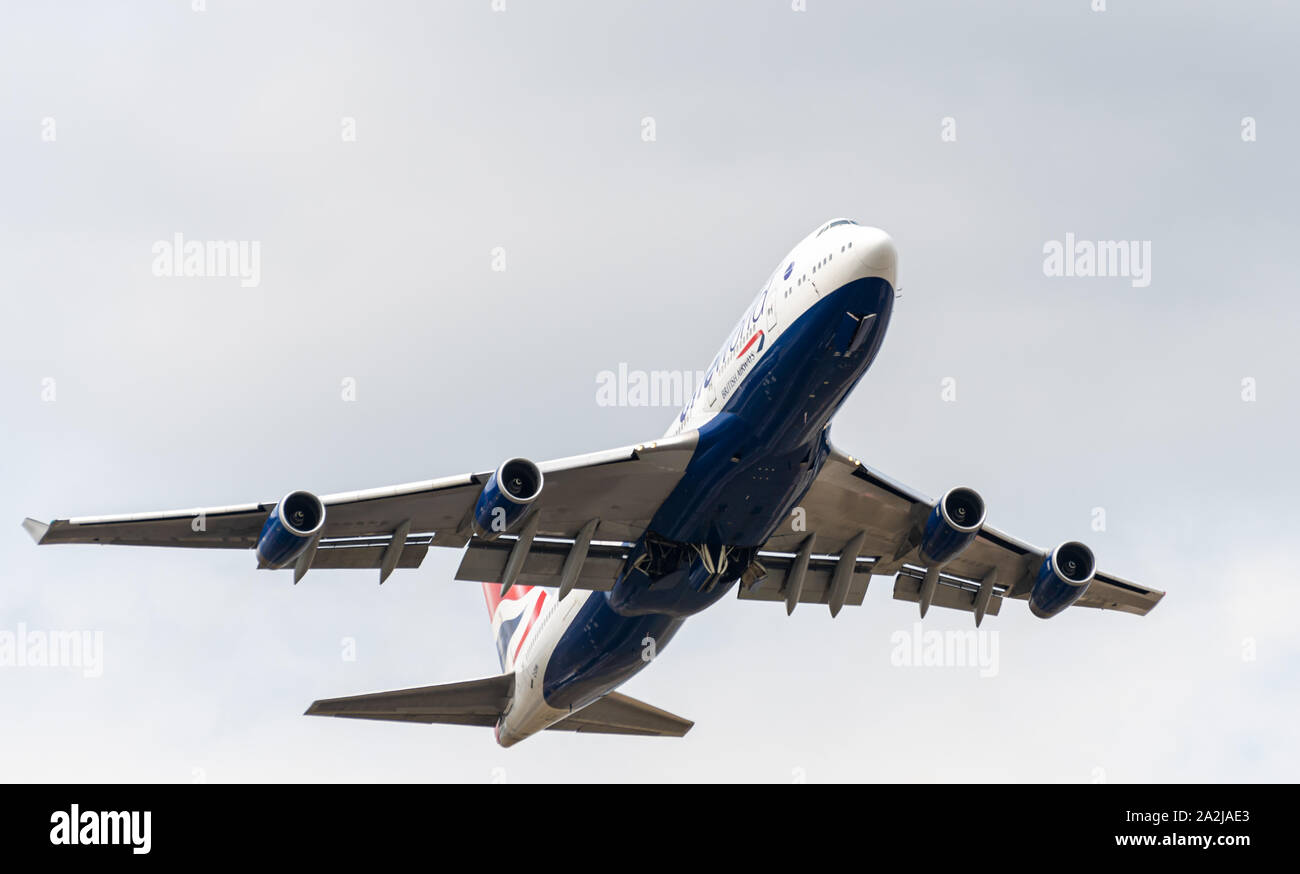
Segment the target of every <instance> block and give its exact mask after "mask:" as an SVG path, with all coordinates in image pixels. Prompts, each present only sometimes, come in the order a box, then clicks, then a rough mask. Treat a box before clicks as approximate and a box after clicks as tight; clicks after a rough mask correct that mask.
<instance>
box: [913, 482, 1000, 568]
mask: <svg viewBox="0 0 1300 874" xmlns="http://www.w3.org/2000/svg"><path fill="white" fill-rule="evenodd" d="M983 524H984V499H983V498H981V497H980V496H979V493H978V492H976V491H975V490H974V489H968V488H963V487H958V488H953V489H949V490H948V491H947V493H945V494H944V496H943V497H942V498H940V499H939V502H938V503H937V504H935V505H934V509H933V510H931V511H930V515H929V516H927V517H926V519H925V526H924V527H923V528H922V529H921V547H920V552H921V563H922V564H923V565H925V566H926V567H936V566H939V565H942V564H944V563H945V562H948V561H951V560H952V559H954V558H956V557H957V555H958V554H959V553H960V552H961V551H962V550H963V549H965V548H966V547H968V546H970V545H971V543H973V542H974V541H975V535H976V534H978V533H979V530H980V526H982V525H983Z"/></svg>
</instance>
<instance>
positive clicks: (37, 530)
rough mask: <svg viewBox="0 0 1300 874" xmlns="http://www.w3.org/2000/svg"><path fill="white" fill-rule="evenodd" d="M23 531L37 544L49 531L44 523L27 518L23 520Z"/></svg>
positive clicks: (48, 527)
mask: <svg viewBox="0 0 1300 874" xmlns="http://www.w3.org/2000/svg"><path fill="white" fill-rule="evenodd" d="M23 530H24V531H26V532H27V533H28V534H30V535H31V538H32V540H34V541H35V542H36V543H37V544H39V543H40V542H41V541H42V540H44V539H45V534H46V532H47V531H49V530H50V526H49V525H47V524H46V523H44V522H39V521H37V520H36V519H33V518H32V517H31V516H28V517H27V518H26V519H24V520H23Z"/></svg>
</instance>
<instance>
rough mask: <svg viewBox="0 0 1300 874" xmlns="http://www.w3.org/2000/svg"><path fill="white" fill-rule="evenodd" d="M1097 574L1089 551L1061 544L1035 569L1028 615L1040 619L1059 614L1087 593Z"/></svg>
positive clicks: (1073, 543) (1069, 544)
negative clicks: (1030, 614)
mask: <svg viewBox="0 0 1300 874" xmlns="http://www.w3.org/2000/svg"><path fill="white" fill-rule="evenodd" d="M1096 572H1097V562H1096V559H1094V558H1093V556H1092V550H1091V549H1089V548H1088V547H1086V546H1084V545H1083V544H1082V543H1079V542H1077V541H1074V540H1071V541H1068V542H1066V543H1062V544H1061V545H1060V546H1058V547H1056V549H1054V550H1052V552H1051V554H1049V555H1048V556H1047V558H1045V559H1043V563H1042V564H1041V565H1039V566H1038V573H1037V574H1036V575H1035V576H1034V588H1033V589H1032V590H1031V591H1030V593H1029V610H1030V612H1032V613H1033V614H1034V615H1035V616H1037V617H1038V618H1039V619H1050V618H1051V617H1053V616H1055V615H1056V614H1057V613H1060V612H1061V611H1062V610H1064V609H1065V608H1066V607H1069V606H1070V605H1071V604H1073V603H1074V602H1075V601H1077V600H1079V598H1080V597H1081V596H1082V595H1083V593H1084V592H1086V591H1087V590H1088V584H1089V583H1091V582H1092V578H1093V575H1094V574H1095V573H1096Z"/></svg>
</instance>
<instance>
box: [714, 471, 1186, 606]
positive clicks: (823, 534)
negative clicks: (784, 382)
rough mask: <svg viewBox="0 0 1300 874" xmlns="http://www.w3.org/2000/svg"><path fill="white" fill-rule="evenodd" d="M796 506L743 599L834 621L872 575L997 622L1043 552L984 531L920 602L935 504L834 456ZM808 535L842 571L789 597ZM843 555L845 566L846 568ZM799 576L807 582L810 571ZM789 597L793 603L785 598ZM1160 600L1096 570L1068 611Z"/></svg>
mask: <svg viewBox="0 0 1300 874" xmlns="http://www.w3.org/2000/svg"><path fill="white" fill-rule="evenodd" d="M800 507H802V509H803V511H804V516H803V520H802V526H801V530H788V531H784V532H781V533H778V534H776V535H774V536H773V537H772V538H771V539H770V540H769V541H768V542H767V543H766V544H765V546H764V552H762V553H760V555H759V558H760V561H763V562H764V564H765V565H766V566H767V568H768V570H769V571H772V570H773V569H774V568H775V569H776V573H775V574H772V573H769V576H768V578H767V579H764V580H760V581H759V582H758V583H756V584H755V585H754V586H752V587H751V588H750V589H746V588H745V587H744V586H742V588H741V592H740V597H741V598H742V599H753V600H773V601H782V600H784V601H787V607H788V609H792V608H793V604H794V603H796V602H805V601H812V602H815V603H826V604H830V606H831V610H832V613H835V612H838V610H839V607H840V606H843V605H844V604H845V603H849V604H857V603H861V601H862V594H861V593H862V592H864V591H865V589H866V585H867V582H868V581H869V579H870V577H871V576H872V575H877V574H881V575H894V576H895V583H894V597H895V598H897V599H899V600H903V601H913V602H919V601H922V600H923V599H924V598H929V601H928V602H927V604H926V606H928V605H929V604H930V603H933V604H936V605H938V606H942V607H950V608H954V609H959V610H967V611H970V612H973V613H975V614H976V619H977V621H978V620H979V619H980V618H982V617H983V616H984V615H986V614H996V613H997V612H998V610H999V609H1000V607H1001V602H1002V600H1003V599H1005V598H1014V599H1027V598H1028V597H1029V592H1030V588H1031V587H1032V583H1033V574H1034V571H1035V570H1036V569H1037V568H1038V566H1039V565H1040V564H1041V563H1042V561H1043V559H1044V558H1045V557H1046V556H1047V554H1048V551H1047V550H1042V549H1039V548H1038V547H1035V546H1031V545H1030V544H1027V543H1024V542H1023V541H1020V540H1017V539H1016V538H1014V537H1011V536H1010V535H1007V534H1004V533H1002V532H1001V531H998V530H997V529H996V528H993V527H992V526H989V525H984V526H982V527H981V529H980V531H979V533H978V534H977V535H976V537H975V540H974V542H973V543H971V545H970V546H969V547H967V548H966V549H965V550H964V551H963V552H961V553H960V554H959V555H958V556H957V557H956V558H954V559H952V560H951V561H949V562H947V563H946V564H944V565H943V567H942V569H941V571H940V573H939V574H938V579H937V585H936V586H934V587H933V591H931V592H928V593H924V594H923V589H924V586H923V583H924V580H925V576H926V568H925V567H922V566H921V565H920V564H919V562H918V551H917V546H918V543H919V539H920V530H921V525H922V524H923V523H924V521H925V518H926V516H928V515H929V513H930V511H931V510H932V509H933V507H934V502H933V501H931V500H930V499H929V498H927V497H926V496H925V495H923V494H921V493H919V492H917V491H915V490H914V489H911V488H909V487H907V486H905V485H902V484H901V483H898V482H895V481H894V480H892V479H890V478H888V477H886V476H884V475H883V474H881V473H879V472H877V471H874V470H872V469H871V468H869V467H867V466H866V465H864V464H862V463H861V462H859V461H858V460H857V459H855V458H853V457H852V456H850V455H848V454H846V453H844V452H842V451H840V450H839V449H835V448H832V451H831V455H830V457H829V458H828V459H827V461H826V464H825V465H824V466H823V468H822V470H821V472H820V474H819V475H818V477H817V479H816V480H815V481H814V483H813V485H812V488H811V489H809V491H808V493H807V495H805V496H804V499H803V501H801V502H800ZM792 518H793V517H792ZM810 535H814V536H813V537H812V541H811V549H810V550H809V552H810V553H812V554H813V555H818V556H821V560H822V561H823V562H824V563H825V565H833V566H835V567H842V568H843V572H842V573H840V574H836V573H835V572H834V570H832V569H830V568H829V567H825V569H824V571H823V573H822V577H823V580H822V581H820V582H818V583H814V585H813V590H812V591H811V593H809V592H807V591H805V592H802V593H791V592H790V591H789V586H788V585H787V584H786V583H785V581H784V576H785V574H786V573H788V572H789V571H788V569H789V568H791V567H792V566H793V565H794V564H796V563H797V562H798V561H799V558H800V552H801V551H802V550H803V549H804V548H805V545H806V544H808V542H809V536H810ZM846 555H851V556H852V560H846V559H845V556H846ZM817 560H818V559H817V558H813V557H811V556H810V557H809V558H808V559H805V565H806V566H807V567H809V568H811V567H815V563H816V562H817ZM804 576H805V577H806V579H807V580H812V579H813V574H812V572H811V571H809V572H807V573H806V574H804ZM837 577H838V579H839V581H840V585H839V586H837V585H836V578H837ZM804 586H805V588H806V587H807V586H808V583H807V582H805V583H804ZM792 595H793V597H794V600H789V599H790V598H791V596H792ZM1163 596H1164V592H1161V591H1157V590H1155V589H1149V588H1146V587H1145V586H1141V585H1138V584H1136V583H1133V582H1130V581H1128V580H1125V579H1121V578H1120V577H1116V576H1113V575H1111V574H1107V573H1102V572H1097V574H1096V575H1095V577H1094V578H1093V580H1092V582H1091V583H1090V584H1089V585H1088V588H1087V590H1086V592H1085V593H1084V595H1083V596H1082V597H1081V598H1080V599H1079V600H1078V601H1076V602H1075V604H1076V605H1077V606H1084V607H1097V608H1101V609H1106V610H1119V611H1122V612H1125V613H1135V614H1138V615H1145V614H1146V613H1147V612H1148V611H1150V610H1151V608H1152V607H1154V606H1155V605H1156V604H1157V603H1159V601H1160V599H1161V598H1162V597H1163Z"/></svg>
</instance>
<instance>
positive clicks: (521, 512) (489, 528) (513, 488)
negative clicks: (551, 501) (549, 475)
mask: <svg viewBox="0 0 1300 874" xmlns="http://www.w3.org/2000/svg"><path fill="white" fill-rule="evenodd" d="M541 493H542V471H541V470H540V469H539V468H538V467H537V465H535V464H533V463H532V462H531V461H529V460H528V459H527V458H511V459H509V460H508V461H505V462H502V464H501V466H500V467H498V468H497V469H496V471H495V472H494V473H493V474H492V476H491V477H489V478H488V481H487V485H485V486H483V492H482V494H480V495H479V496H478V503H477V504H475V505H474V533H475V534H477V535H478V536H479V537H481V538H483V539H484V540H495V539H496V538H498V537H500V536H501V535H502V534H505V533H506V532H507V531H509V530H510V529H512V528H514V527H515V526H516V525H518V524H519V521H520V520H521V519H523V518H524V516H526V515H528V509H529V506H530V505H531V504H532V503H533V501H535V500H537V496H538V495H540V494H541Z"/></svg>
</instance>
